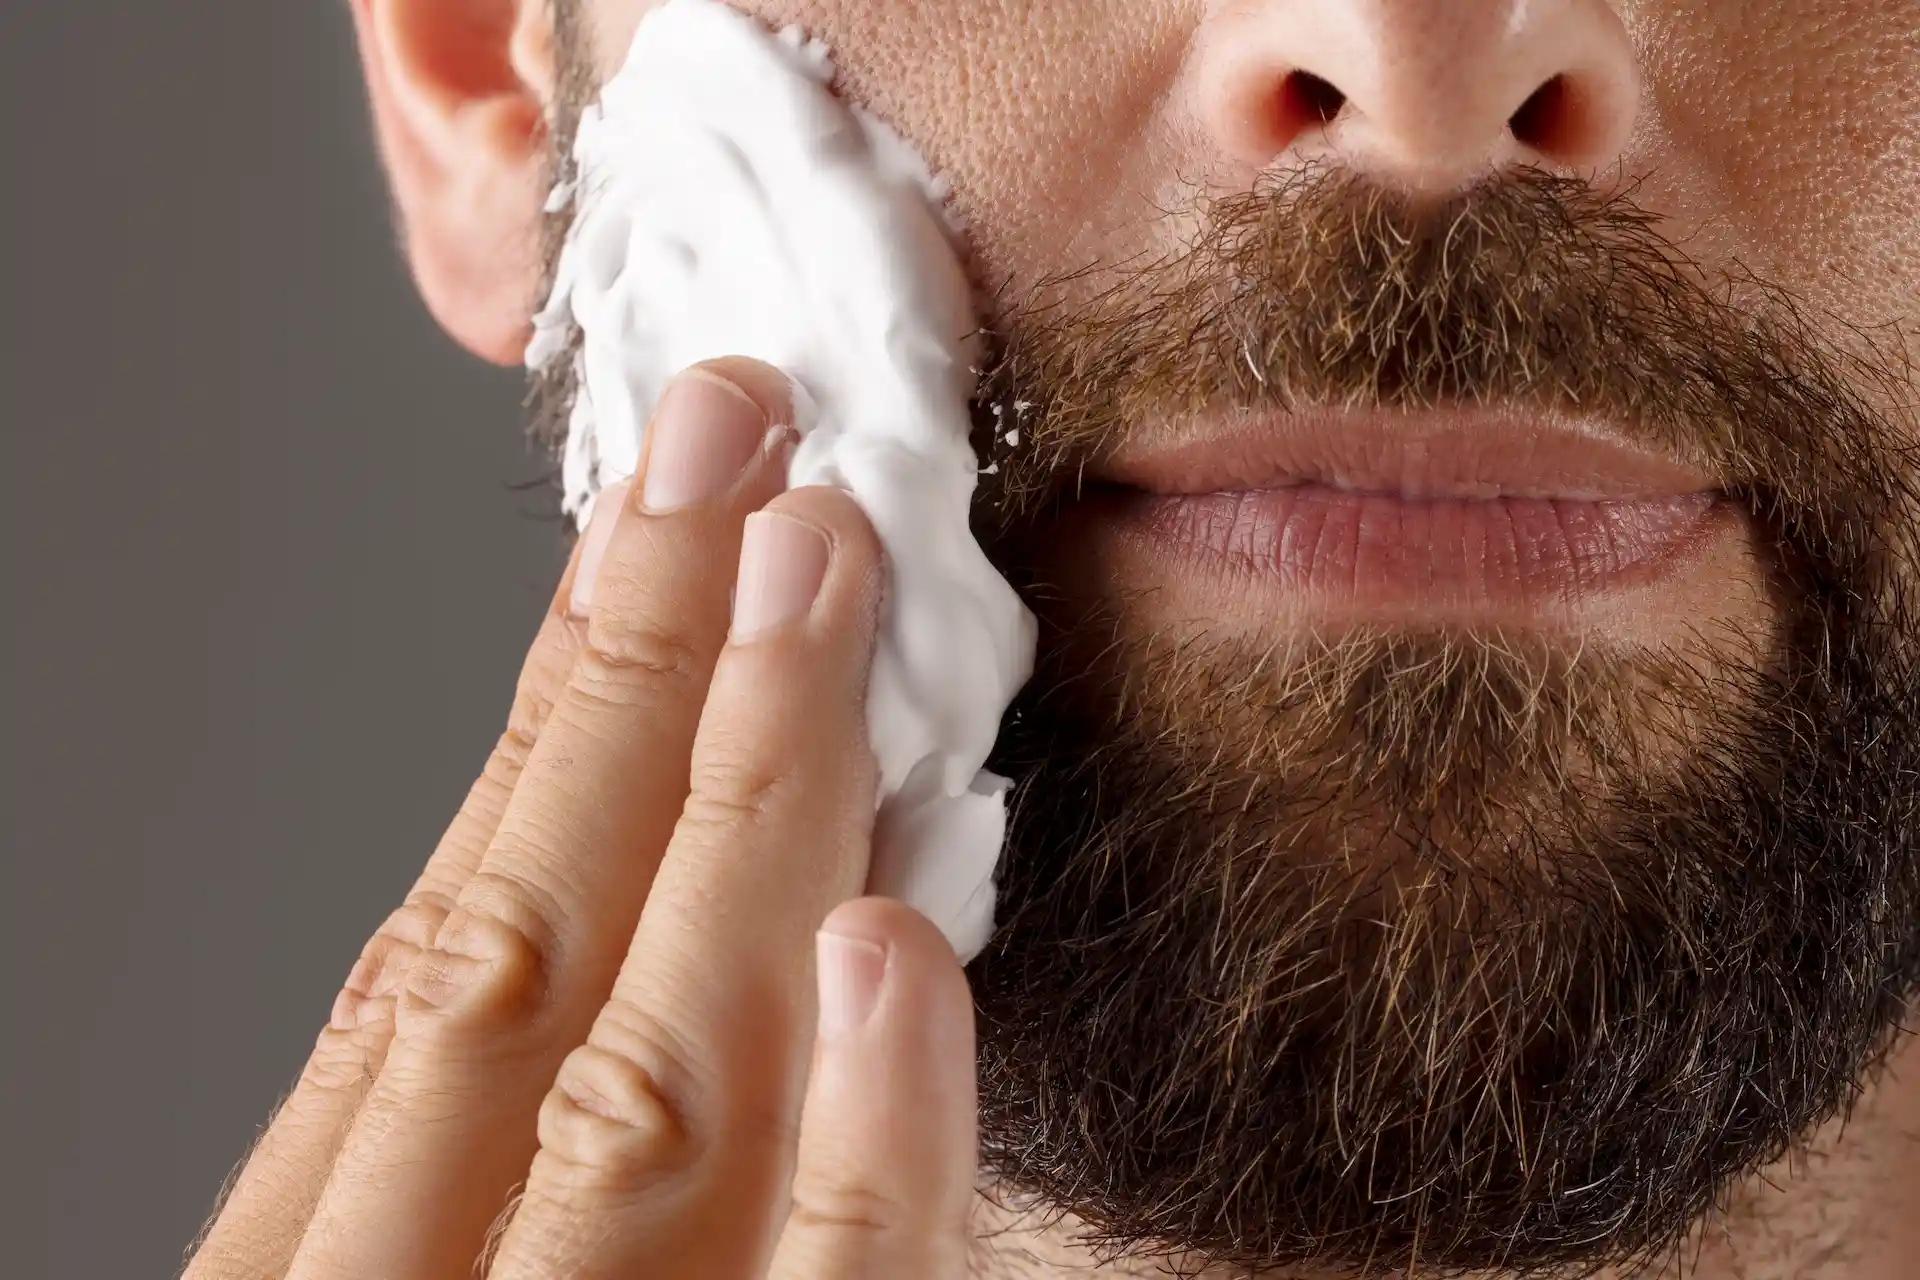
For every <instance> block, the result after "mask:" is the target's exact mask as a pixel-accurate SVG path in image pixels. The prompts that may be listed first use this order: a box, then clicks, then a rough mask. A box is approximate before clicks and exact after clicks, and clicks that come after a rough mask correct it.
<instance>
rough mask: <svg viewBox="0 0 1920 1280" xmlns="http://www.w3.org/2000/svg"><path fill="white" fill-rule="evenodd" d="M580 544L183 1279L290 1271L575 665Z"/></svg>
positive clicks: (252, 1277) (260, 1279)
mask: <svg viewBox="0 0 1920 1280" xmlns="http://www.w3.org/2000/svg"><path fill="white" fill-rule="evenodd" d="M578 560H579V549H578V547H576V548H575V552H574V555H573V556H572V557H571V558H570V560H569V563H568V567H567V571H566V573H565V574H564V575H563V576H562V577H561V580H560V585H559V589H558V590H557V591H555V593H554V596H553V600H552V602H551V603H550V604H549V606H548V609H547V614H546V617H545V618H544V619H543V620H542V622H541V624H540V631H539V634H538V635H537V636H536V637H535V639H534V642H533V646H532V648H531V649H530V650H529V651H528V654H527V658H526V662H525V664H524V665H523V666H522V668H521V671H520V678H519V683H518V685H517V687H516V689H515V692H514V699H513V707H512V709H511V711H510V712H509V713H508V716H507V727H506V730H505V731H504V732H503V733H502V734H501V735H500V738H499V740H498V741H497V742H496V743H495V744H494V747H493V751H492V753H491V754H490V755H489V756H488V758H487V763H486V767H485V768H484V769H482V770H481V773H480V776H479V778H478V779H477V780H476V781H475V782H474V784H473V786H472V788H471V789H470V790H469V791H468V793H467V798H466V802H465V803H464V804H462V805H461V807H460V811H459V812H458V813H457V814H456V815H455V816H454V819H453V821H452V823H451V824H449V826H448V827H447V830H446V832H445V834H443V835H442V836H441V838H440V843H439V844H438V846H437V847H435V849H434V851H433V856H432V857H430V858H429V859H428V860H427V865H426V867H425V868H424V869H423V870H422V871H421V873H420V877H419V879H418V880H416V881H415V882H414V885H413V888H412V889H411V890H410V891H409V892H408V894H407V897H406V900H405V902H404V904H403V905H402V906H401V907H400V909H399V910H397V911H395V912H394V913H393V914H392V915H391V916H389V917H387V919H386V921H385V922H384V923H383V924H382V925H381V926H380V929H379V931H378V932H376V933H375V934H374V936H373V937H372V938H371V939H370V940H369V941H368V943H367V945H366V947H365V948H363V949H362V951H361V953H360V958H359V961H358V962H357V963H356V964H355V965H354V967H353V970H352V972H351V973H350V974H349V975H348V976H347V981H346V984H345V986H344V987H343V988H342V989H341V992H340V994H339V996H338V997H337V998H336V999H335V1001H334V1007H333V1014H332V1017H331V1018H330V1019H329V1021H328V1024H327V1026H326V1027H325V1029H323V1030H322V1031H321V1033H320V1037H319V1040H318V1041H317V1042H316V1043H315V1045H314V1049H313V1053H312V1055H311V1056H310V1057H309V1058H308V1059H307V1063H306V1065H305V1067H304V1068H303V1069H302V1070H301V1072H300V1078H299V1080H298V1081H297V1082H296V1083H295V1084H294V1087H293V1090H292V1091H291V1092H290V1093H289V1094H288V1095H287V1098H286V1101H285V1102H284V1103H282V1104H281V1106H280V1107H279V1108H278V1110H277V1111H276V1112H275V1114H274V1117H273V1120H272V1122H271V1123H270V1124H269V1125H268V1127H267V1131H266V1132H265V1134H263V1135H262V1136H261V1139H260V1141H259V1143H258V1144H257V1145H256V1146H255V1147H254V1149H253V1151H252V1152H251V1153H250V1154H249V1156H248V1157H247V1160H246V1163H245V1165H244V1167H243V1168H242V1169H241V1171H240V1173H239V1176H238V1177H237V1178H236V1179H235V1181H234V1182H233V1184H232V1188H231V1190H230V1191H229V1192H228V1194H227V1195H226V1197H225V1198H224V1200H223V1202H222V1203H221V1204H220V1205H219V1206H218V1208H217V1210H216V1216H215V1218H214V1220H213V1222H212V1224H211V1226H210V1227H209V1229H208V1231H207V1234H206V1236H205V1238H204V1240H203V1241H202V1242H201V1244H200V1245H199V1247H198V1248H197V1249H196V1250H195V1251H194V1256H193V1260H192V1262H191V1263H190V1264H189V1266H188V1269H187V1273H186V1280H264V1278H266V1277H275V1278H277V1277H279V1276H283V1275H285V1274H286V1272H287V1269H288V1268H289V1267H290V1266H291V1265H292V1262H293V1256H294V1251H295V1249H296V1248H297V1247H298V1245H299V1242H300V1237H301V1236H302V1234H304V1233H305V1231H306V1228H307V1224H308V1222H309V1220H310V1219H311V1218H312V1216H313V1211H314V1207H315V1205H316V1204H317V1203H318V1201H319V1198H320V1193H321V1190H322V1188H323V1187H325V1185H326V1180H327V1173H328V1171H329V1170H330V1169H331V1168H332V1166H333V1163H334V1160H335V1159H336V1158H337V1157H338V1156H339V1154H340V1148H341V1145H342V1144H343V1143H344V1142H345V1140H346V1135H347V1130H348V1128H349V1126H350V1125H351V1123H352V1121H353V1116H354V1113H355V1112H356V1111H357V1110H358V1109H359V1107H360V1104H361V1102H362V1101H363V1100H364V1098H365V1097H366V1093H367V1090H368V1088H369V1087H370V1086H371V1085H372V1083H373V1079H374V1076H375V1075H376V1074H377V1073H378V1072H379V1070H380V1066H381V1064H382V1062H384V1061H385V1059H386V1054H387V1047H388V1045H389V1043H390V1042H391V1040H392V1035H393V1023H394V1019H393V1005H394V997H395V995H396V993H397V992H398V991H399V990H400V988H401V986H402V984H403V983H404V982H405V979H406V973H407V970H408V968H409V967H410V966H411V964H412V962H413V959H414V957H416V956H417V955H419V953H420V951H421V950H422V949H423V948H424V947H426V946H427V945H428V944H429V943H430V942H431V941H432V939H433V936H434V934H435V933H436V932H437V931H438V930H439V927H440V924H441V922H442V921H444V920H445V918H446V913H447V911H448V909H449V908H450V907H451V906H452V904H453V901H454V899H455V897H456V896H457V895H458V894H459V893H460V891H461V889H462V888H464V887H465V885H466V882H467V881H468V880H469V879H470V878H471V877H472V875H473V872H474V870H475V868H477V867H478V866H479V865H480V859H481V856H482V854H483V853H484V852H485V850H486V847H487V844H488V842H489V841H490V840H491V839H492V838H493V833H494V831H495V829H496V828H497V827H498V825H499V822H500V815H501V813H502V812H503V811H504V809H505V808H506V803H507V798H508V797H509V796H510V795H511V794H512V792H513V788H514V784H515V783H516V782H517V781H518V780H519V777H520V772H521V770H522V768H523V767H524V766H525V764H526V760H527V756H528V753H529V752H530V751H531V749H532V746H533V743H534V742H535V741H536V740H537V739H538V738H539V736H540V730H541V727H542V726H543V725H544V724H545V723H546V719H547V715H548V713H549V711H550V710H551V708H552V706H553V699H554V697H555V695H556V694H557V692H558V691H559V689H560V688H561V686H562V685H563V684H564V683H565V680H566V677H567V673H568V672H569V671H571V670H572V667H573V656H574V651H575V648H576V641H577V638H578V628H577V627H575V626H574V625H573V624H572V623H571V622H570V621H569V620H568V617H567V606H568V601H569V600H570V599H571V597H572V591H573V579H574V573H575V566H576V565H577V563H578Z"/></svg>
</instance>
